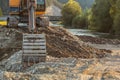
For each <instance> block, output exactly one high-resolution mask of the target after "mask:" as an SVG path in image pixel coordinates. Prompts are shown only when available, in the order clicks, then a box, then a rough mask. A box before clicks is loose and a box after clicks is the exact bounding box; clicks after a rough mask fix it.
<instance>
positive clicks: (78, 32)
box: [68, 29, 120, 39]
mask: <svg viewBox="0 0 120 80" xmlns="http://www.w3.org/2000/svg"><path fill="white" fill-rule="evenodd" d="M68 30H69V31H70V32H71V33H72V34H73V35H77V36H92V37H100V38H108V39H120V36H114V35H111V34H109V33H100V32H94V31H91V30H87V29H68Z"/></svg>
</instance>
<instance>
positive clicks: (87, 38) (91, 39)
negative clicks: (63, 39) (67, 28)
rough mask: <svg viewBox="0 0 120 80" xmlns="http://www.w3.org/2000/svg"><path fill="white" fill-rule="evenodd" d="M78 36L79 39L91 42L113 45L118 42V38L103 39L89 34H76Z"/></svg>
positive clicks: (119, 42) (119, 41)
mask: <svg viewBox="0 0 120 80" xmlns="http://www.w3.org/2000/svg"><path fill="white" fill-rule="evenodd" d="M78 37H79V38H80V40H82V41H84V42H90V43H93V44H113V45H117V44H120V40H118V39H105V38H97V37H91V36H78Z"/></svg>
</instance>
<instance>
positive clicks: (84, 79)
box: [0, 27, 120, 80]
mask: <svg viewBox="0 0 120 80" xmlns="http://www.w3.org/2000/svg"><path fill="white" fill-rule="evenodd" d="M23 33H28V29H26V28H6V27H0V55H1V56H0V60H1V62H0V80H120V41H119V40H116V39H115V40H113V39H111V40H110V39H100V38H93V37H89V36H79V37H78V36H74V35H72V34H71V33H70V32H68V31H67V30H66V29H64V28H62V27H45V28H38V31H37V34H46V41H47V54H48V55H47V61H46V62H45V63H39V64H35V65H33V66H31V67H29V68H27V69H25V70H22V68H21V67H22V65H21V59H22V34H23Z"/></svg>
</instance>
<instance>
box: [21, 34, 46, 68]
mask: <svg viewBox="0 0 120 80" xmlns="http://www.w3.org/2000/svg"><path fill="white" fill-rule="evenodd" d="M45 61H46V38H45V34H23V54H22V64H23V67H24V68H26V67H29V66H32V65H33V64H36V63H40V62H45Z"/></svg>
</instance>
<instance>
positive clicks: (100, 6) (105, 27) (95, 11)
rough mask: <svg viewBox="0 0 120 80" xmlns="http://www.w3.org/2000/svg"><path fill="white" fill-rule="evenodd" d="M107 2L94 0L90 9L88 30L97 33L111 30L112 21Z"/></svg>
mask: <svg viewBox="0 0 120 80" xmlns="http://www.w3.org/2000/svg"><path fill="white" fill-rule="evenodd" d="M110 8H111V5H110V2H109V0H95V4H94V5H93V7H92V10H91V11H92V13H91V19H90V26H89V29H92V30H96V31H99V32H109V31H110V30H111V28H112V24H113V19H112V18H111V15H110V12H109V11H110Z"/></svg>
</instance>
